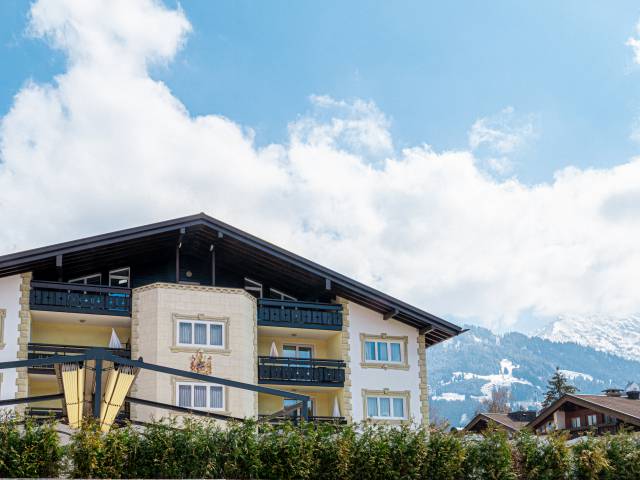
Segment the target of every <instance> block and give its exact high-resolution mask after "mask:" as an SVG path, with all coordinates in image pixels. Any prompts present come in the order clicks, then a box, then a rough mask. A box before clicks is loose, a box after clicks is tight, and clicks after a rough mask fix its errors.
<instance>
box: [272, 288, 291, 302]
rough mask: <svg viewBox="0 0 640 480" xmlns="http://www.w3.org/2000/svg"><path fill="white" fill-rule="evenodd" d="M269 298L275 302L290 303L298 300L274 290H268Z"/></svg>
mask: <svg viewBox="0 0 640 480" xmlns="http://www.w3.org/2000/svg"><path fill="white" fill-rule="evenodd" d="M269 296H270V297H271V298H274V299H276V300H289V301H290V302H295V301H296V300H298V299H297V298H296V297H292V296H291V295H287V294H286V293H284V292H281V291H280V290H276V289H275V288H270V289H269Z"/></svg>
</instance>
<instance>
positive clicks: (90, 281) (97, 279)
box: [69, 273, 102, 285]
mask: <svg viewBox="0 0 640 480" xmlns="http://www.w3.org/2000/svg"><path fill="white" fill-rule="evenodd" d="M69 283H80V284H82V285H102V274H101V273H92V274H91V275H87V276H85V277H78V278H73V279H71V280H69Z"/></svg>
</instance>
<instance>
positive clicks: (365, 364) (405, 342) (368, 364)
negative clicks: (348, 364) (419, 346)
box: [360, 333, 409, 370]
mask: <svg viewBox="0 0 640 480" xmlns="http://www.w3.org/2000/svg"><path fill="white" fill-rule="evenodd" d="M367 340H373V341H395V342H400V344H401V345H402V362H400V363H394V362H372V361H368V360H366V359H365V341H367ZM408 350H409V337H407V336H392V335H387V334H386V333H380V334H375V333H361V334H360V366H361V367H362V368H381V369H383V370H387V369H389V370H409V351H408Z"/></svg>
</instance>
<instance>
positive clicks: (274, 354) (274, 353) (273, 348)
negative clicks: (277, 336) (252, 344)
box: [269, 342, 278, 357]
mask: <svg viewBox="0 0 640 480" xmlns="http://www.w3.org/2000/svg"><path fill="white" fill-rule="evenodd" d="M269 356H270V357H277V356H278V348H277V347H276V342H271V351H270V352H269Z"/></svg>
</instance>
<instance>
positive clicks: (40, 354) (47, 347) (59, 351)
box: [27, 343, 131, 375]
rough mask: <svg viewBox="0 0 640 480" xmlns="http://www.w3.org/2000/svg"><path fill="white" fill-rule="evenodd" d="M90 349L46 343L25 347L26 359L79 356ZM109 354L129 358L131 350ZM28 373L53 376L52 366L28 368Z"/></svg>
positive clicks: (116, 350) (119, 350) (110, 350)
mask: <svg viewBox="0 0 640 480" xmlns="http://www.w3.org/2000/svg"><path fill="white" fill-rule="evenodd" d="M90 348H92V347H87V346H76V345H73V346H72V345H53V344H47V343H29V344H28V346H27V352H28V358H29V359H32V358H47V357H52V356H54V355H69V356H73V355H79V354H82V353H85V352H86V351H87V350H88V349H90ZM107 351H109V352H110V353H113V354H114V355H117V356H118V357H124V358H131V350H130V349H128V348H109V349H107ZM28 371H29V373H37V374H43V375H54V374H55V370H54V368H53V365H40V366H37V367H29V369H28Z"/></svg>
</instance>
